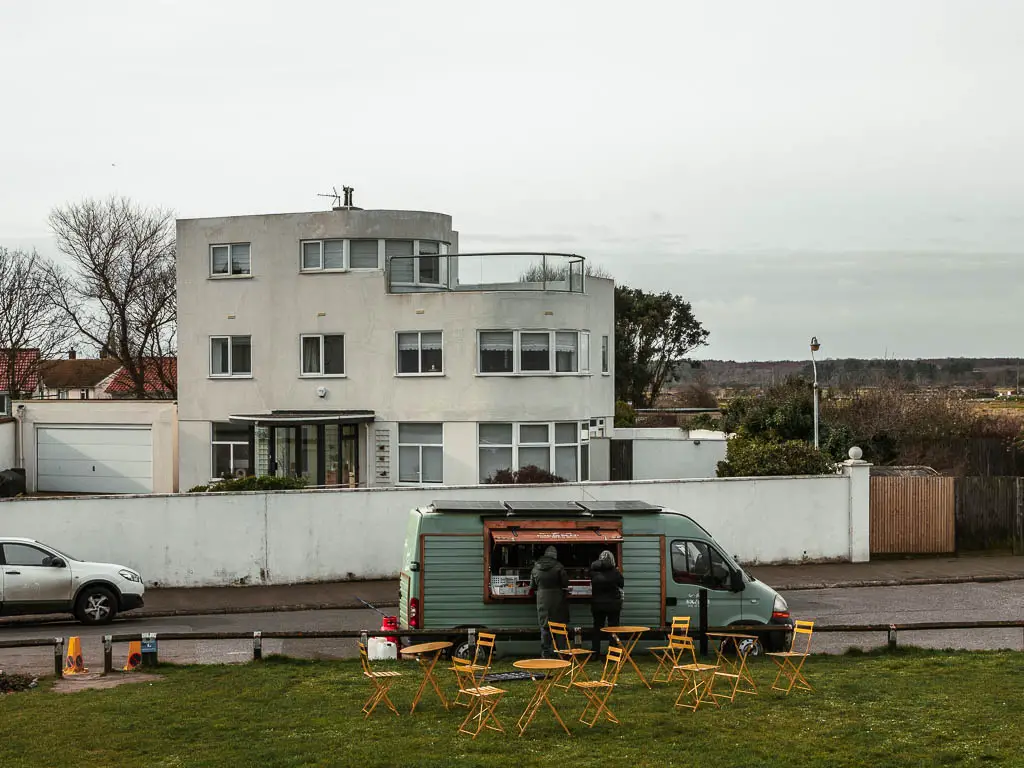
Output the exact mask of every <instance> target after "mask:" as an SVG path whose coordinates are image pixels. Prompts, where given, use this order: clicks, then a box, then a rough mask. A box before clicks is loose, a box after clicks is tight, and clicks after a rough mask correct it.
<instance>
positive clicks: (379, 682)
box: [359, 643, 402, 717]
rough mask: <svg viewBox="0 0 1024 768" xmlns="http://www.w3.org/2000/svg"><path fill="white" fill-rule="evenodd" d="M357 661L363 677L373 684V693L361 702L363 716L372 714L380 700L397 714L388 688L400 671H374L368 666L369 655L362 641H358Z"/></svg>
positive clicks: (400, 674) (399, 675)
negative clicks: (361, 668)
mask: <svg viewBox="0 0 1024 768" xmlns="http://www.w3.org/2000/svg"><path fill="white" fill-rule="evenodd" d="M359 661H360V662H361V663H362V665H363V677H365V678H367V679H368V680H369V681H370V684H371V685H372V686H373V693H372V694H370V698H368V699H367V700H366V703H365V704H363V713H364V715H365V717H369V716H370V715H372V714H373V710H375V709H376V708H377V705H378V704H380V703H381V702H382V701H383V702H384V703H385V704H387V705H388V709H390V710H391V711H392V712H394V713H395V714H396V715H397V714H398V710H397V709H395V705H394V704H392V703H391V699H390V698H389V697H388V690H389V689H390V688H391V686H392V685H393V684H394V682H395V680H396V679H397V678H399V677H401V676H402V673H401V672H374V671H373V670H372V669H371V668H370V657H369V656H367V655H366V646H365V645H364V644H363V643H359Z"/></svg>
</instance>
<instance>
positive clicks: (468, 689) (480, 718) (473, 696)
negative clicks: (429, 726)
mask: <svg viewBox="0 0 1024 768" xmlns="http://www.w3.org/2000/svg"><path fill="white" fill-rule="evenodd" d="M451 669H452V671H453V672H454V673H455V678H456V680H457V681H458V688H459V692H458V694H457V695H456V697H455V703H456V704H458V705H459V706H464V707H469V712H468V713H467V714H466V717H465V719H464V720H463V721H462V724H461V725H459V733H465V734H468V735H470V736H472V737H473V738H474V739H475V738H476V737H477V736H479V735H480V731H482V730H483V729H484V728H487V729H489V730H492V731H500V732H501V733H504V732H505V728H504V727H503V726H502V725H501V721H500V720H498V716H497V714H495V711H494V710H495V709H496V708H497V706H498V704H499V703H500V702H501V699H502V697H504V695H505V693H506V691H504V690H503V689H501V688H495V687H494V686H493V685H480V684H479V682H478V680H477V678H476V673H475V672H474V665H473V664H472V662H470V661H469V660H467V659H459V658H455V659H452V666H451ZM463 699H465V700H463ZM473 720H475V721H476V727H475V728H471V727H467V726H469V725H470V722H471V721H473ZM492 723H493V724H492Z"/></svg>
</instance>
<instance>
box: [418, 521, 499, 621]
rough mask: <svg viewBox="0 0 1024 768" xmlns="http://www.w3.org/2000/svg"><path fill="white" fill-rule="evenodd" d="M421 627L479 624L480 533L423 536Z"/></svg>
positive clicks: (481, 592) (481, 555)
mask: <svg viewBox="0 0 1024 768" xmlns="http://www.w3.org/2000/svg"><path fill="white" fill-rule="evenodd" d="M422 568H423V570H422V571H421V577H422V579H423V606H422V611H423V626H424V628H429V627H439V628H440V627H457V626H460V625H464V624H465V625H469V624H474V623H483V622H481V621H480V619H481V618H482V616H483V609H484V601H483V578H484V544H483V536H425V537H423V566H422Z"/></svg>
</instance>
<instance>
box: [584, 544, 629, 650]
mask: <svg viewBox="0 0 1024 768" xmlns="http://www.w3.org/2000/svg"><path fill="white" fill-rule="evenodd" d="M624 586H625V580H624V579H623V578H622V572H621V571H620V570H619V569H618V568H616V567H615V555H614V554H612V553H611V552H609V551H608V550H607V549H606V550H604V552H602V553H601V554H600V555H599V556H598V558H597V560H595V561H594V562H593V563H591V565H590V589H591V597H590V612H591V613H592V614H594V643H593V649H594V655H595V656H600V655H601V634H602V633H601V628H602V627H604V626H608V627H617V626H618V625H619V617H620V616H621V615H622V588H623V587H624Z"/></svg>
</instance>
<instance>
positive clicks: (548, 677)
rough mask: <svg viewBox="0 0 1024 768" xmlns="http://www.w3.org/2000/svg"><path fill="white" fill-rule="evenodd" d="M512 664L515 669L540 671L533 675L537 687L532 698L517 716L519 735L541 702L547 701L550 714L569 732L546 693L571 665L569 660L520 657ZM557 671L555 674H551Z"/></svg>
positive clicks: (524, 730)
mask: <svg viewBox="0 0 1024 768" xmlns="http://www.w3.org/2000/svg"><path fill="white" fill-rule="evenodd" d="M512 666H513V667H515V668H516V669H524V670H526V671H527V672H540V673H542V674H539V675H534V676H533V682H534V683H535V684H536V686H537V688H536V690H535V691H534V692H533V698H531V699H530V703H529V704H527V705H526V709H524V710H523V714H522V716H520V718H519V723H518V726H519V735H520V736H522V735H523V733H525V732H526V727H527V726H528V725H529V724H530V721H531V720H533V716H534V715H536V714H537V710H538V709H540V707H541V704H543V703H545V702H547V705H548V707H550V708H551V712H552V714H554V716H555V719H556V720H557V721H558V724H559V725H560V726H562V728H564V729H565V732H566V733H569V729H568V728H567V727H566V725H565V723H564V722H562V718H561V716H560V715H559V714H558V710H557V709H555V705H554V704H552V703H551V699H550V698H548V693H549V692H550V690H551V686H552V685H554V684H555V683H557V682H558V681H559V680H561V679H562V675H564V674H565V673H566V672H567V671H568V669H569V667H571V666H572V663H571V662H568V661H565V660H564V659H520V660H519V661H514V662H512ZM553 673H557V674H553Z"/></svg>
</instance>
